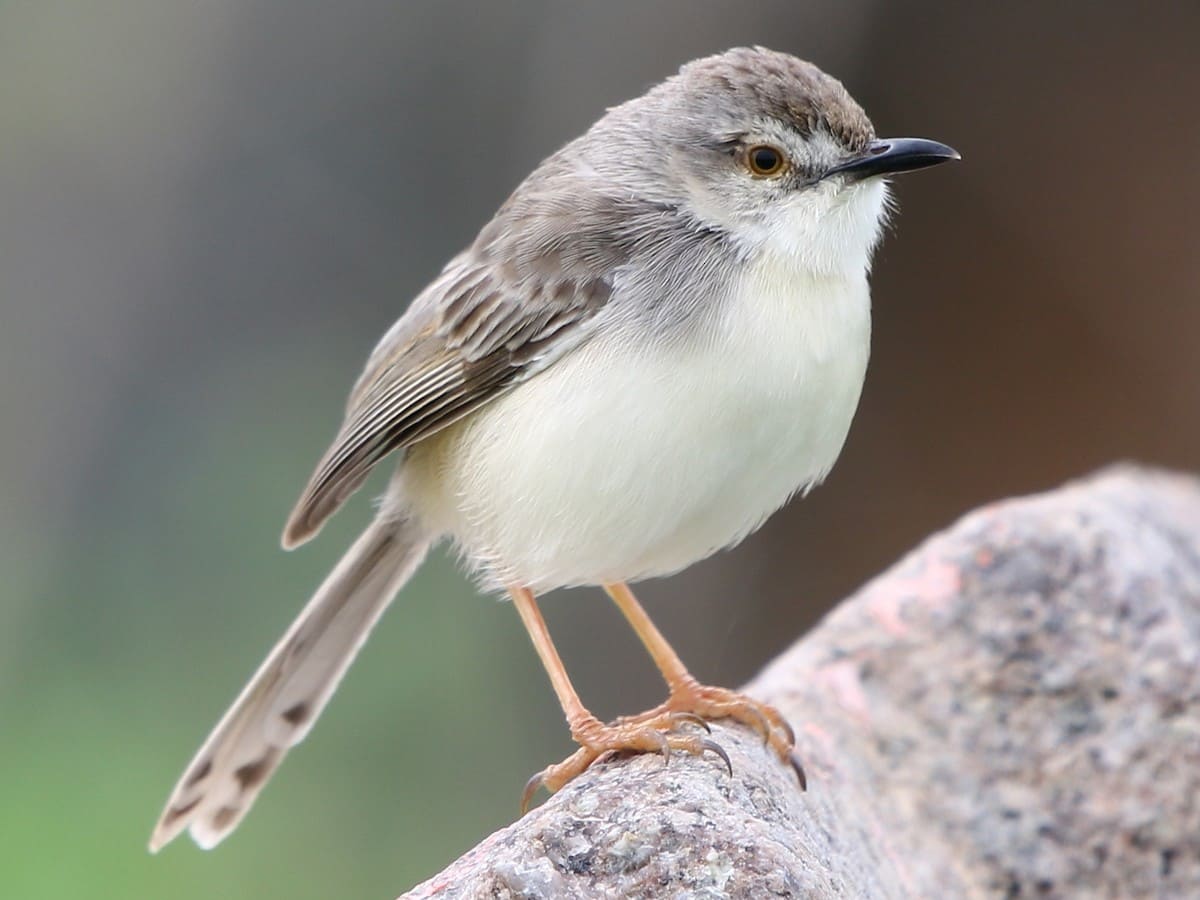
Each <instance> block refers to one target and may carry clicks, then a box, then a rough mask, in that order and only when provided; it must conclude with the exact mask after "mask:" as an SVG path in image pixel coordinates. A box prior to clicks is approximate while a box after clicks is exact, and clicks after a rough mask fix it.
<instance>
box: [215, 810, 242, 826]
mask: <svg viewBox="0 0 1200 900" xmlns="http://www.w3.org/2000/svg"><path fill="white" fill-rule="evenodd" d="M241 812H242V811H241V809H239V808H238V807H236V806H222V807H221V808H220V809H218V810H217V811H216V812H215V813H213V817H212V826H213V828H215V829H216V830H217V831H224V830H225V829H226V828H228V827H229V826H230V825H232V824H233V822H234V820H235V819H237V817H238V816H239V815H240V814H241Z"/></svg>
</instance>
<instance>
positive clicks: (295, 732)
mask: <svg viewBox="0 0 1200 900" xmlns="http://www.w3.org/2000/svg"><path fill="white" fill-rule="evenodd" d="M428 547H429V538H428V537H427V536H426V535H425V534H424V533H423V532H422V531H420V529H419V528H418V527H417V526H416V525H415V524H414V523H412V522H410V521H407V520H400V521H395V520H392V521H388V520H384V519H377V520H376V521H375V522H374V523H372V525H371V526H370V527H369V528H368V529H367V530H366V531H365V532H363V534H362V535H361V536H360V537H359V538H358V540H357V541H355V542H354V545H353V546H352V547H351V548H350V549H349V550H348V551H347V552H346V555H345V556H343V557H342V560H341V562H339V563H338V565H337V567H336V568H335V569H334V570H333V572H331V573H330V575H329V577H328V578H326V579H325V582H324V583H323V584H322V585H321V586H320V588H318V589H317V592H316V594H314V595H313V597H312V599H311V600H310V601H309V602H308V605H307V606H305V607H304V609H303V611H301V613H300V615H299V616H298V617H297V618H296V621H294V622H293V623H292V625H291V627H290V628H288V630H287V633H286V634H284V636H283V637H282V638H281V639H280V641H279V643H278V644H276V645H275V648H274V649H273V650H272V651H271V653H270V655H269V656H268V657H267V658H266V660H265V661H264V662H263V664H262V665H261V666H260V667H259V669H258V671H257V672H255V673H254V677H253V678H252V679H251V680H250V683H249V684H247V685H246V687H245V688H244V689H243V690H242V693H241V694H240V695H239V696H238V698H237V700H235V701H234V703H233V705H232V706H231V707H230V708H229V710H228V711H227V712H226V713H225V715H224V716H223V717H222V718H221V721H220V722H218V723H217V727H216V728H214V729H213V731H212V734H210V735H209V736H208V739H207V740H206V741H205V742H204V745H203V746H202V747H201V748H200V750H199V752H198V753H197V754H196V756H195V758H194V759H193V760H192V762H191V764H190V765H189V766H188V767H187V769H186V770H185V771H184V773H183V776H182V777H181V778H180V779H179V783H178V784H176V785H175V790H174V791H173V792H172V793H171V798H170V800H168V801H167V806H166V808H165V809H164V810H163V814H162V817H161V818H160V819H159V821H158V824H157V825H156V826H155V828H154V833H153V835H152V836H151V838H150V850H151V851H152V852H157V851H158V849H159V848H160V847H162V846H164V845H165V844H167V843H169V842H170V841H172V840H174V838H176V837H177V836H178V835H179V834H181V833H182V832H183V831H184V830H185V829H186V830H188V831H190V832H191V835H192V838H193V839H194V840H195V841H196V843H197V844H199V845H200V846H201V847H203V848H205V849H210V848H212V847H214V846H216V845H217V844H218V843H220V841H221V840H222V839H224V838H225V837H226V836H227V835H228V834H229V833H230V832H232V831H233V829H234V828H236V827H237V824H238V823H239V822H240V821H241V820H242V817H243V816H244V815H245V814H246V813H247V812H248V811H249V809H250V807H251V805H253V803H254V800H255V798H256V797H257V796H258V793H259V791H261V790H262V788H263V785H264V784H266V782H267V780H268V779H269V778H270V777H271V774H272V773H273V772H274V771H275V769H276V768H277V767H278V766H279V763H280V762H282V761H283V757H284V755H285V754H286V753H287V751H288V749H289V748H290V747H292V746H294V745H295V744H297V743H299V742H300V741H301V740H303V739H304V736H305V735H306V734H308V731H309V729H310V728H312V725H313V722H315V721H316V718H317V716H318V715H320V713H321V710H322V709H323V708H324V706H325V704H326V703H327V702H328V701H329V698H330V696H332V694H333V692H334V690H335V689H336V688H337V685H338V682H339V681H340V680H341V678H342V676H343V675H344V674H345V672H346V669H347V668H348V667H349V666H350V663H351V662H353V660H354V657H355V655H357V653H358V650H359V648H360V647H361V646H362V644H363V641H365V640H366V637H367V635H368V634H369V633H370V631H371V628H372V626H373V625H374V624H375V622H376V620H378V618H379V616H380V614H381V613H382V612H383V610H384V609H385V608H386V607H387V605H388V603H390V602H391V600H392V598H393V597H394V596H395V595H396V592H397V591H399V590H400V588H401V587H402V586H403V584H404V583H405V582H406V581H407V580H408V579H409V578H410V577H411V576H412V574H413V572H414V571H415V570H416V568H417V566H418V565H420V563H421V560H422V559H424V557H425V551H426V550H427V549H428Z"/></svg>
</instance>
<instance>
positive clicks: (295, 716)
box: [280, 700, 312, 726]
mask: <svg viewBox="0 0 1200 900" xmlns="http://www.w3.org/2000/svg"><path fill="white" fill-rule="evenodd" d="M311 712H312V710H311V709H310V708H309V705H308V703H306V702H305V701H303V700H301V701H300V702H299V703H293V704H292V705H291V706H289V707H288V708H287V709H285V710H284V711H283V712H282V713H280V715H281V716H283V721H285V722H287V723H288V724H289V725H292V726H299V725H303V724H304V723H305V722H306V721H308V717H309V715H310V714H311Z"/></svg>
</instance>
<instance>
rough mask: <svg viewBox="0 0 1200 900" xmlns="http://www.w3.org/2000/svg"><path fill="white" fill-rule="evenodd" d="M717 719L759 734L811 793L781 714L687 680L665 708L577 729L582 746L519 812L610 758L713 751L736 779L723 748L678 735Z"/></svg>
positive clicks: (533, 787) (539, 780) (546, 775)
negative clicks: (627, 754)
mask: <svg viewBox="0 0 1200 900" xmlns="http://www.w3.org/2000/svg"><path fill="white" fill-rule="evenodd" d="M715 719H733V720H734V721H736V722H740V723H742V724H743V725H746V726H748V727H750V728H752V729H754V730H755V731H757V732H758V733H759V734H760V735H762V739H763V744H764V745H768V746H770V747H771V749H772V750H774V751H775V753H776V754H777V755H778V756H779V758H780V759H781V760H783V761H784V762H786V763H788V764H789V765H790V766H791V767H792V769H793V770H794V771H795V773H796V777H797V778H798V779H799V781H800V788H801V789H802V790H803V789H806V788H807V780H806V778H805V775H804V768H803V766H801V764H800V760H799V759H797V757H796V755H795V753H794V752H793V750H794V747H795V744H796V734H795V732H794V731H793V730H792V726H791V725H789V724H788V721H787V719H785V718H784V717H783V716H782V715H781V714H780V712H779V710H777V709H776V708H775V707H773V706H771V705H769V704H767V703H761V702H759V701H758V700H755V699H753V698H751V697H747V696H746V695H745V694H739V693H738V692H736V691H731V690H729V689H728V688H721V687H712V686H709V685H703V684H699V683H698V682H696V681H693V680H688V681H685V682H683V683H681V684H679V685H677V686H675V688H674V690H672V691H671V695H670V696H669V697H668V698H667V700H666V701H665V702H664V703H661V704H659V705H658V706H656V707H654V708H653V709H651V710H647V711H646V712H644V713H639V714H638V715H635V716H622V717H621V718H619V719H617V720H616V721H615V722H613V723H612V724H610V725H605V724H603V723H602V722H600V721H599V720H595V719H592V720H590V721H588V722H585V723H583V724H582V725H580V726H578V727H576V728H573V729H572V732H571V734H572V737H574V738H575V740H576V741H577V742H578V743H579V744H580V748H579V749H578V750H576V751H575V753H573V754H572V755H571V756H569V757H567V758H566V759H565V760H563V761H562V762H560V763H558V764H557V765H553V766H549V767H548V768H546V769H543V770H542V771H541V772H539V773H538V774H536V775H534V776H533V777H532V778H530V779H529V781H528V782H527V783H526V785H525V792H524V794H523V795H522V797H521V812H522V813H524V812H525V810H526V809H528V807H529V801H530V800H531V799H533V795H534V794H535V793H536V792H537V790H538V788H542V787H544V788H545V789H546V790H547V791H549V792H550V793H554V792H555V791H557V790H558V789H559V788H561V787H562V786H563V785H565V784H566V783H567V782H568V781H570V780H571V779H572V778H574V777H575V776H576V775H579V774H581V773H582V772H584V771H586V770H587V769H588V768H589V767H590V766H591V765H592V763H594V762H595V761H596V760H598V759H599V758H600V757H602V756H605V755H607V754H609V753H621V752H632V753H661V754H662V755H663V757H664V759H667V760H669V759H670V756H671V751H672V750H682V751H683V752H685V753H691V754H693V755H697V756H698V755H700V754H702V753H704V752H705V751H711V752H712V753H715V754H716V755H717V756H719V757H721V759H723V760H724V761H725V765H726V766H727V767H728V768H729V773H730V774H731V775H732V774H733V766H732V765H731V764H730V762H729V755H728V754H727V753H726V752H725V751H724V749H722V747H721V746H720V745H719V744H717V743H715V742H714V741H712V740H709V739H707V738H702V737H700V736H699V735H697V734H694V733H693V734H688V733H683V732H681V731H680V730H679V729H680V726H682V725H696V726H699V727H700V728H703V729H704V730H705V731H706V732H711V729H710V728H709V727H708V722H709V721H712V720H715Z"/></svg>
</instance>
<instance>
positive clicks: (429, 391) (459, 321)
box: [283, 252, 610, 547]
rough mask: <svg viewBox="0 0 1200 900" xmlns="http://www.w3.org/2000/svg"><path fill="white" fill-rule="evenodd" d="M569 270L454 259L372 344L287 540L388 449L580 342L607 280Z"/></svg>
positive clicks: (317, 520)
mask: <svg viewBox="0 0 1200 900" xmlns="http://www.w3.org/2000/svg"><path fill="white" fill-rule="evenodd" d="M571 274H573V273H570V272H561V271H560V272H559V273H558V277H557V278H553V279H550V278H546V277H539V276H537V275H535V274H533V273H526V275H525V277H523V278H521V277H516V278H514V277H511V276H510V277H508V278H505V277H503V274H502V273H500V272H499V271H497V269H496V267H494V266H492V265H490V264H488V263H486V262H483V261H481V260H480V259H479V258H478V256H477V255H476V254H475V253H474V252H468V253H466V254H463V255H462V256H460V257H458V258H456V259H455V260H454V261H452V262H451V263H450V264H449V265H448V266H447V267H446V269H445V270H444V271H443V273H442V275H441V276H440V277H439V278H438V279H437V280H436V281H434V282H433V284H431V285H430V286H429V288H427V289H426V291H425V292H424V293H423V294H422V295H421V296H420V297H419V298H417V300H416V301H414V303H413V305H412V308H411V309H410V310H409V312H408V313H406V314H405V316H404V317H403V318H402V319H401V320H400V322H398V323H397V325H396V327H395V328H393V329H392V331H391V332H389V334H388V335H387V336H385V337H384V339H383V341H381V342H380V344H379V347H378V348H376V350H375V352H374V353H373V354H372V356H371V359H370V360H369V361H368V363H367V368H366V371H364V372H363V375H362V377H361V378H360V379H359V381H358V384H357V385H356V386H355V389H354V391H353V392H352V393H351V395H350V401H349V404H348V406H347V410H346V418H345V421H344V422H343V424H342V428H341V430H340V431H339V432H338V435H337V437H336V438H335V439H334V441H333V444H332V445H331V446H330V448H329V450H328V451H327V452H326V453H325V456H324V457H322V459H321V461H320V463H318V465H317V468H316V471H315V472H314V473H313V476H312V478H311V479H310V480H309V483H308V486H307V487H306V488H305V490H304V493H303V494H302V495H301V497H300V500H299V502H298V503H297V504H296V508H295V509H294V510H293V512H292V514H291V516H290V518H289V519H288V523H287V526H286V528H285V529H284V533H283V544H284V546H285V547H293V546H295V545H297V544H300V543H302V542H304V541H306V540H308V539H309V538H311V537H312V536H313V535H314V534H316V532H317V531H318V530H319V529H320V527H321V525H322V524H323V523H324V522H325V520H326V519H327V518H329V516H330V515H332V514H333V513H334V512H335V511H336V510H337V509H338V507H340V506H341V505H342V503H343V502H345V500H346V498H348V497H349V496H350V495H351V494H352V493H354V491H355V490H356V489H357V488H358V487H359V486H360V485H361V484H362V482H363V480H364V479H365V478H366V477H367V475H368V474H370V472H371V470H372V469H373V468H374V467H375V465H376V464H377V463H378V462H379V461H380V460H382V459H383V458H384V457H386V456H387V455H389V454H390V453H392V452H393V451H395V450H398V449H401V448H404V447H407V446H409V445H411V444H413V443H415V442H416V441H419V440H421V439H422V438H425V437H428V436H429V435H431V434H434V433H435V432H437V431H440V430H441V429H443V428H445V427H446V426H448V425H450V424H451V423H453V422H455V421H457V420H458V419H460V418H462V417H463V416H465V415H467V414H468V413H470V412H472V411H473V410H475V409H478V408H479V407H480V406H481V405H483V404H485V403H487V402H489V401H490V400H493V399H494V398H496V397H497V396H499V395H500V394H501V393H503V392H504V391H505V390H506V389H507V388H508V387H510V386H511V385H513V384H516V383H517V382H519V381H520V380H521V379H522V378H523V377H526V376H527V375H528V374H529V373H530V372H531V371H533V370H535V368H536V366H538V365H540V364H544V363H545V361H546V360H547V359H548V358H553V357H554V355H555V353H556V352H563V351H564V350H565V349H566V348H568V347H570V346H574V344H575V343H576V342H577V341H578V340H579V339H581V337H582V334H583V330H582V326H583V324H584V323H585V322H586V321H587V320H588V319H590V318H591V317H592V316H593V315H594V314H595V313H596V311H597V310H599V309H600V307H601V306H603V305H604V303H605V302H606V301H607V300H608V296H609V291H610V288H609V284H608V282H607V281H606V280H605V279H603V278H589V277H580V278H571V277H570V275H571ZM579 274H582V273H579Z"/></svg>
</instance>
